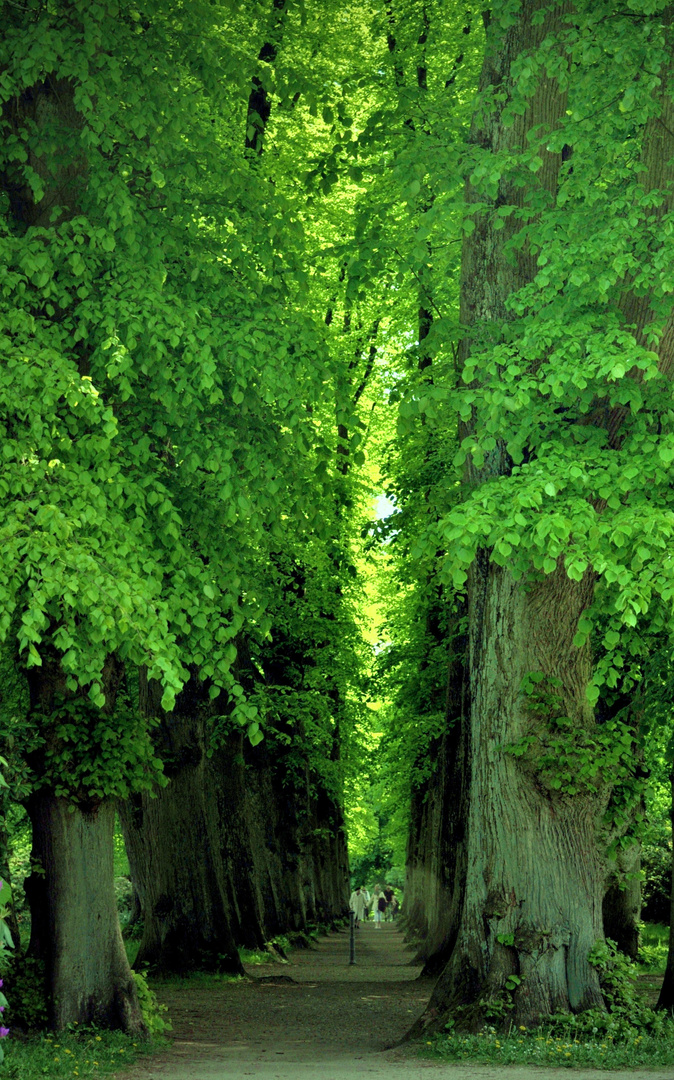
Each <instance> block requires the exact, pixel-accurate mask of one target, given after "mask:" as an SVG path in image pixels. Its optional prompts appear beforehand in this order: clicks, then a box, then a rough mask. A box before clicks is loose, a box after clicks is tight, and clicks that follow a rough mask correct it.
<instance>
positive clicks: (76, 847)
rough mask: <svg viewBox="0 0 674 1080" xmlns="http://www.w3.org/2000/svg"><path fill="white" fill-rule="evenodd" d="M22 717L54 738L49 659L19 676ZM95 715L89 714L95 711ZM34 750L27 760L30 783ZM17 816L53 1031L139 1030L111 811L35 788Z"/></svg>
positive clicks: (35, 951) (53, 672) (117, 676)
mask: <svg viewBox="0 0 674 1080" xmlns="http://www.w3.org/2000/svg"><path fill="white" fill-rule="evenodd" d="M27 675H28V686H29V692H30V710H31V713H32V714H35V713H37V714H38V715H39V716H40V717H41V718H46V719H44V720H43V722H42V730H43V733H44V736H45V738H46V740H52V739H54V738H56V737H57V736H55V734H54V732H53V730H52V729H51V728H50V724H49V717H50V715H52V714H53V713H54V710H55V707H56V705H57V703H58V702H61V703H62V702H67V701H68V700H69V699H72V698H73V697H74V695H73V694H72V693H70V692H69V691H68V690H67V689H66V680H65V675H64V674H63V671H62V669H61V667H60V663H59V661H58V658H57V657H56V656H54V655H50V653H49V650H47V649H44V650H43V652H42V665H41V666H40V667H34V668H31V669H30V670H29V671H28V673H27ZM102 675H103V677H102V684H103V691H104V694H105V698H106V703H105V706H104V707H103V709H102V710H101V712H103V713H110V712H112V711H113V710H114V708H115V703H116V698H117V692H118V689H119V686H120V684H121V681H122V677H123V669H122V666H121V664H120V662H119V660H118V659H117V658H116V657H115V656H114V655H111V656H109V657H108V659H107V661H106V664H105V667H104V669H103V673H102ZM96 718H98V711H97V710H96ZM43 753H44V751H43V750H42V749H38V750H37V751H36V752H35V753H34V755H32V760H31V767H32V769H33V772H34V774H35V776H36V777H39V776H40V775H41V773H42V772H43ZM26 809H27V811H28V815H29V817H30V820H31V823H32V827H33V842H32V851H31V864H32V865H33V867H34V869H33V872H32V873H31V875H30V877H28V878H27V879H26V882H25V885H24V888H25V891H26V899H27V901H28V903H29V906H30V912H31V938H30V944H29V948H28V955H29V956H31V957H34V958H35V959H37V960H41V961H42V962H43V963H44V965H45V980H46V985H45V990H46V998H47V1010H48V1014H49V1018H50V1023H51V1025H52V1026H53V1027H54V1028H55V1029H56V1030H57V1031H60V1030H62V1029H63V1028H64V1027H66V1025H68V1024H71V1023H79V1024H89V1023H96V1024H99V1025H101V1026H104V1027H113V1028H121V1029H122V1030H123V1031H127V1032H129V1033H134V1034H136V1033H142V1032H144V1031H145V1026H144V1023H143V1019H142V1016H141V1011H140V1005H139V1003H138V995H137V993H136V985H135V982H134V979H133V975H132V973H131V968H130V967H129V962H128V960H127V957H126V952H125V950H124V945H123V942H122V934H121V930H120V926H119V918H118V915H117V900H116V897H115V885H114V846H113V834H114V827H115V807H114V801H113V800H112V799H101V800H99V799H91V798H88V797H86V795H85V794H84V793H83V792H78V791H73V792H72V793H71V795H70V797H69V798H68V799H66V798H61V797H57V796H56V795H55V794H54V792H53V790H51V789H50V788H47V787H39V786H37V787H36V790H35V791H34V792H33V794H32V795H31V796H30V797H29V799H28V800H27V803H26Z"/></svg>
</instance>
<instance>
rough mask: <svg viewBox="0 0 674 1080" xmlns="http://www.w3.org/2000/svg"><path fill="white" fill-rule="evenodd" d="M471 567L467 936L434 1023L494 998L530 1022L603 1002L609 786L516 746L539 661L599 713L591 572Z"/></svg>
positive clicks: (443, 981)
mask: <svg viewBox="0 0 674 1080" xmlns="http://www.w3.org/2000/svg"><path fill="white" fill-rule="evenodd" d="M471 577H472V580H471V583H470V606H471V611H470V623H471V634H470V667H471V717H472V723H471V753H470V799H469V804H470V805H469V813H468V820H467V835H466V861H467V875H466V889H465V896H464V899H463V907H462V911H461V918H460V924H459V930H458V937H457V941H456V945H455V947H454V950H453V952H452V955H451V958H450V960H449V963H448V965H447V967H446V969H445V971H444V972H443V974H442V976H441V978H440V979H439V981H438V984H437V986H436V988H435V990H434V993H433V996H432V998H431V1002H430V1004H429V1008H428V1011H427V1013H426V1015H425V1017H424V1018H422V1021H421V1023H420V1029H421V1030H423V1029H424V1028H426V1027H428V1026H429V1025H430V1026H433V1027H438V1026H441V1025H442V1024H443V1023H444V1022H445V1019H446V1018H445V1013H446V1012H447V1011H448V1010H450V1011H452V1012H456V1010H457V1009H458V1008H459V1007H460V1009H459V1012H458V1014H457V1015H458V1018H460V1021H461V1023H462V1024H464V1025H465V1026H468V1027H479V1026H480V1025H481V1024H482V1023H483V1022H484V1019H485V1012H486V1011H487V1012H488V1010H489V1008H490V1002H492V1000H493V999H496V1000H497V1001H499V1000H500V1001H501V1002H502V1003H504V1004H505V1005H506V1006H507V1007H508V1011H507V1013H506V1016H507V1021H508V1023H510V1022H514V1023H516V1024H526V1025H527V1026H531V1025H534V1024H536V1023H537V1022H538V1021H539V1020H540V1018H542V1017H544V1016H547V1015H549V1014H550V1013H553V1012H560V1011H561V1012H563V1011H568V1010H573V1011H580V1010H583V1009H587V1008H591V1007H593V1006H597V1007H602V1004H603V999H602V995H601V991H600V988H599V982H598V978H597V973H596V971H595V970H594V969H593V968H592V967H591V966H590V964H589V963H588V959H587V957H588V952H589V950H590V949H591V947H592V946H593V945H594V944H595V942H596V941H597V940H599V939H601V938H602V936H603V930H602V898H603V895H604V879H605V866H604V860H603V859H602V858H601V851H600V848H599V846H598V844H597V828H598V824H599V821H600V818H601V814H602V812H603V810H604V808H605V806H606V803H607V793H604V794H602V795H599V796H595V797H590V796H589V795H588V796H580V795H576V796H574V797H573V798H567V797H564V796H560V795H558V794H556V793H555V792H554V791H551V790H546V789H545V788H544V786H543V784H542V783H541V779H540V777H539V776H538V775H537V773H536V770H535V768H531V767H529V766H527V765H523V764H521V763H520V762H519V761H517V760H516V759H515V757H514V756H513V755H511V754H509V753H507V752H505V751H504V747H507V746H508V745H510V744H513V743H515V742H516V741H517V740H518V739H520V738H522V736H524V735H526V734H529V733H530V732H531V730H532V728H531V725H532V718H531V715H530V714H528V712H527V707H526V703H525V702H524V701H523V695H522V694H521V691H520V687H521V685H522V680H523V678H524V676H525V674H526V673H527V672H531V671H538V672H541V671H542V672H544V673H545V674H546V675H547V676H548V678H559V679H560V681H562V684H563V685H562V690H561V695H562V696H561V700H560V702H559V705H560V708H561V709H562V710H563V712H564V714H565V715H567V716H569V717H571V718H572V719H574V720H575V722H576V724H577V725H579V726H580V725H582V726H589V725H591V723H592V719H591V716H590V715H588V709H587V705H586V701H585V687H586V685H587V681H588V678H589V673H590V669H589V664H590V657H589V654H588V651H587V649H577V648H575V647H574V646H573V645H572V639H573V636H574V634H575V632H576V627H577V622H578V617H579V615H580V614H581V613H582V611H583V610H584V608H585V607H586V606H587V603H588V601H589V598H590V596H591V592H592V581H591V580H590V579H589V578H588V579H586V580H585V581H583V582H580V583H576V582H573V581H570V580H569V579H568V578H567V577H566V574H565V572H564V569H563V567H561V566H560V567H558V569H557V571H555V573H553V574H552V575H550V577H549V578H548V579H547V580H546V581H545V582H544V583H543V584H541V585H539V586H538V587H536V588H534V589H532V590H530V591H529V592H527V591H525V589H524V588H523V587H522V585H521V584H520V583H518V582H514V581H513V579H512V577H511V576H510V574H509V573H508V572H507V571H506V570H505V569H503V568H501V567H498V566H495V565H494V564H492V563H490V561H489V556H488V554H487V553H486V552H483V553H482V554H481V556H480V557H479V559H478V560H477V563H476V564H475V565H474V567H473V571H472V575H471ZM512 976H514V977H515V979H514V980H513V979H512V978H511V977H512ZM511 988H512V990H513V993H512V995H511V994H510V992H509V991H510V989H511ZM510 997H512V1000H509V999H510Z"/></svg>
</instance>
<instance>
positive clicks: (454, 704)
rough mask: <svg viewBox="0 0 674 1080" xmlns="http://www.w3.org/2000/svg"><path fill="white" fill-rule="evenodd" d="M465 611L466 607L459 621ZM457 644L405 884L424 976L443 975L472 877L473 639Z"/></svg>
mask: <svg viewBox="0 0 674 1080" xmlns="http://www.w3.org/2000/svg"><path fill="white" fill-rule="evenodd" d="M464 614H465V612H464V611H463V607H462V608H461V610H459V611H457V620H459V619H461V617H462V616H463V615H464ZM434 639H435V640H437V634H436V635H434ZM451 649H452V651H451V652H450V656H449V663H448V667H447V682H446V690H445V701H444V711H445V715H446V718H447V730H446V731H445V733H444V735H443V736H442V738H441V739H440V740H439V743H438V744H437V746H435V747H431V755H432V757H433V758H434V760H435V761H436V765H435V769H434V771H433V773H432V774H431V776H430V778H429V779H428V781H427V783H426V784H425V785H424V786H423V788H422V789H421V790H419V791H417V792H415V793H414V797H413V800H412V805H413V813H412V820H413V822H414V821H415V818H416V825H415V828H414V831H411V833H410V842H409V844H408V857H410V856H411V857H412V864H413V866H414V870H413V871H412V873H411V874H410V880H409V883H408V882H406V885H405V907H406V908H407V904H408V895H410V894H408V884H409V886H411V889H412V892H411V895H410V899H411V901H412V907H411V911H410V912H409V914H408V915H407V916H406V925H410V928H411V929H412V932H414V929H415V928H416V931H417V933H421V934H422V937H423V942H422V944H421V946H420V948H419V951H418V953H417V957H416V958H417V960H420V961H423V962H424V968H423V971H422V973H421V974H422V976H429V975H433V976H434V975H438V974H439V972H440V971H442V969H443V967H444V966H445V963H446V962H447V959H448V957H449V955H450V953H451V951H452V949H453V947H454V943H455V941H456V935H457V933H458V926H459V916H460V912H461V904H462V898H463V891H464V888H465V878H466V866H465V854H466V848H465V844H464V837H465V823H466V819H467V814H468V805H467V798H468V775H469V758H468V754H469V749H470V724H469V699H468V694H467V686H466V682H467V663H466V660H467V657H466V650H467V641H466V638H465V636H464V635H463V634H461V635H457V634H456V633H455V634H454V635H453V637H452V642H451ZM415 809H416V814H415ZM414 833H416V843H417V845H418V846H417V849H416V851H414V849H413V845H414V842H415V840H414ZM415 923H416V927H415Z"/></svg>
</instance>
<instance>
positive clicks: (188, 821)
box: [119, 692, 243, 974]
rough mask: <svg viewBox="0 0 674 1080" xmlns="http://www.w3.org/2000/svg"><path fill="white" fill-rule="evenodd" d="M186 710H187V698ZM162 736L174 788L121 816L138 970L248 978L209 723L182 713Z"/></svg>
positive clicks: (140, 798) (136, 802) (124, 809)
mask: <svg viewBox="0 0 674 1080" xmlns="http://www.w3.org/2000/svg"><path fill="white" fill-rule="evenodd" d="M183 694H184V692H183ZM179 702H180V704H181V706H182V707H184V706H185V704H186V702H185V699H184V696H183V695H181V697H180V698H179ZM160 731H161V738H162V744H163V745H162V753H163V754H164V757H165V761H166V763H167V766H166V771H167V773H168V775H169V777H170V783H169V785H168V787H166V788H162V789H160V790H159V791H158V792H156V793H155V794H154V795H151V794H150V793H148V792H143V793H142V794H139V795H135V796H133V797H132V798H131V799H130V800H127V802H125V803H122V804H121V805H120V808H119V809H120V818H121V822H122V828H123V831H124V838H125V841H126V847H127V852H128V856H129V865H130V867H131V876H132V879H133V882H134V885H135V887H136V889H137V891H138V895H139V898H140V903H141V909H142V915H143V936H142V938H141V943H140V948H139V951H138V957H137V960H136V963H137V964H144V963H148V964H150V965H152V966H153V967H154V968H156V969H158V970H159V971H164V972H169V971H174V972H180V971H186V970H187V971H189V970H194V969H198V968H201V969H211V970H219V971H227V972H230V973H233V974H242V973H243V967H242V965H241V961H240V959H239V954H238V950H237V947H236V942H235V940H234V935H233V933H232V920H233V912H232V908H231V904H230V895H229V889H228V884H229V882H228V874H227V867H226V865H225V863H224V861H223V853H222V842H221V830H220V817H219V813H218V787H217V783H216V777H215V775H214V770H213V762H212V759H209V758H208V757H207V756H206V747H205V742H204V740H205V732H204V722H203V720H202V719H200V718H199V717H198V716H197V715H181V714H180V713H179V712H178V711H176V712H173V713H170V714H166V715H165V716H164V717H163V718H162V721H161V729H160Z"/></svg>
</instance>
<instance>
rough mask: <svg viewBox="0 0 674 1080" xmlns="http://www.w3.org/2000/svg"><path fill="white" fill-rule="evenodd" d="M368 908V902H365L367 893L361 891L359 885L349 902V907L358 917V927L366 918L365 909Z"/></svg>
mask: <svg viewBox="0 0 674 1080" xmlns="http://www.w3.org/2000/svg"><path fill="white" fill-rule="evenodd" d="M366 906H367V904H366V900H365V892H364V890H363V889H361V887H360V885H359V886H358V887H357V888H356V889H354V891H353V892H352V893H351V899H350V900H349V907H350V908H351V911H353V913H354V915H355V916H356V926H358V923H359V922H360V920H361V919H364V918H365V908H366Z"/></svg>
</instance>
